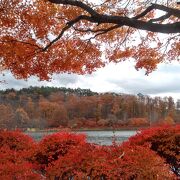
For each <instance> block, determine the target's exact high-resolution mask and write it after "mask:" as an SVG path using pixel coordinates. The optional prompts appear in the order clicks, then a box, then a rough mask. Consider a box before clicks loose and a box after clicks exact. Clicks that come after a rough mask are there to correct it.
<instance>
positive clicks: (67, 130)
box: [23, 126, 149, 133]
mask: <svg viewBox="0 0 180 180" xmlns="http://www.w3.org/2000/svg"><path fill="white" fill-rule="evenodd" d="M147 128H149V126H143V127H122V128H78V129H76V128H53V129H36V128H27V130H24V131H23V132H32V133H33V132H35V133H36V132H76V131H137V130H142V129H147Z"/></svg>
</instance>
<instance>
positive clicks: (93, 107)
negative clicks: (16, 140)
mask: <svg viewBox="0 0 180 180" xmlns="http://www.w3.org/2000/svg"><path fill="white" fill-rule="evenodd" d="M179 119H180V110H179V109H177V108H176V105H175V102H174V100H173V98H172V97H164V98H160V97H155V98H152V97H149V96H145V95H143V94H141V93H139V94H138V95H128V94H117V93H96V92H92V91H91V90H89V89H80V88H78V89H70V88H64V87H63V88H56V87H29V88H23V89H21V90H14V89H7V90H4V91H0V128H9V129H11V128H12V129H13V128H27V127H29V128H54V127H71V128H81V127H85V128H89V127H90V128H93V127H96V128H110V127H111V128H120V127H126V126H150V125H154V124H158V123H168V124H174V123H178V122H180V121H179Z"/></svg>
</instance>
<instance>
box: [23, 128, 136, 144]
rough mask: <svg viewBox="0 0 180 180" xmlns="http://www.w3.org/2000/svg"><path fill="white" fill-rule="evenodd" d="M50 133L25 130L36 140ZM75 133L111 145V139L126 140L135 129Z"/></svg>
mask: <svg viewBox="0 0 180 180" xmlns="http://www.w3.org/2000/svg"><path fill="white" fill-rule="evenodd" d="M52 133H54V132H27V133H26V134H28V135H30V136H32V137H33V138H34V139H36V140H40V139H41V138H42V137H43V136H45V135H48V134H52ZM75 133H77V134H86V135H87V141H88V142H91V143H96V144H100V145H111V144H112V141H113V140H115V141H116V142H117V143H121V142H123V141H125V140H127V139H128V138H129V137H130V136H133V135H135V134H136V131H76V132H75Z"/></svg>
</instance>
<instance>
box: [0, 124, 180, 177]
mask: <svg viewBox="0 0 180 180" xmlns="http://www.w3.org/2000/svg"><path fill="white" fill-rule="evenodd" d="M179 133H180V125H175V126H169V125H168V126H158V127H151V128H147V129H144V130H141V131H140V132H139V133H138V134H135V135H133V136H131V137H130V138H129V139H128V140H126V141H124V142H123V143H122V144H118V143H116V142H113V144H112V145H107V146H104V145H98V144H94V143H89V142H87V139H86V136H85V135H84V134H76V133H73V132H57V133H53V134H47V136H45V137H43V138H42V139H41V140H40V141H35V140H34V139H33V138H32V137H30V136H29V135H27V134H25V133H22V132H20V131H18V130H17V131H8V130H4V131H3V130H0V139H1V141H0V178H1V179H18V180H23V179H33V180H46V179H47V180H50V179H51V180H57V179H58V180H60V179H71V180H72V179H89V178H90V179H91V178H92V179H95V178H96V179H103V180H106V179H157V178H158V179H166V180H175V179H178V177H179V176H180V171H179V164H178V163H179V159H178V156H179V148H180V144H179V141H178V140H179ZM22 167H23V168H22ZM139 170H141V171H139Z"/></svg>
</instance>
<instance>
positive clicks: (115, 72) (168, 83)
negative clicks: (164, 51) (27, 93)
mask: <svg viewBox="0 0 180 180" xmlns="http://www.w3.org/2000/svg"><path fill="white" fill-rule="evenodd" d="M0 80H5V81H6V83H1V84H0V89H6V88H15V89H21V88H24V87H29V86H42V85H43V86H55V87H70V88H78V87H80V88H85V89H91V90H92V91H96V92H117V93H128V94H137V93H142V94H144V95H150V96H172V97H173V98H174V99H175V100H177V99H180V63H173V64H172V63H171V64H161V65H159V66H158V69H157V70H156V71H154V72H153V73H151V74H150V75H149V76H146V75H145V72H144V71H143V70H140V71H136V70H135V68H134V66H133V62H129V61H127V62H122V63H118V64H109V65H108V66H106V67H105V68H102V69H99V70H98V71H96V72H95V73H93V74H91V75H83V76H82V75H75V74H60V75H54V76H53V79H52V80H51V81H50V82H47V81H42V82H40V81H38V78H36V77H31V78H30V79H29V80H28V81H24V80H16V79H15V78H14V77H13V76H12V75H11V73H9V72H8V73H6V74H5V76H2V75H0Z"/></svg>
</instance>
